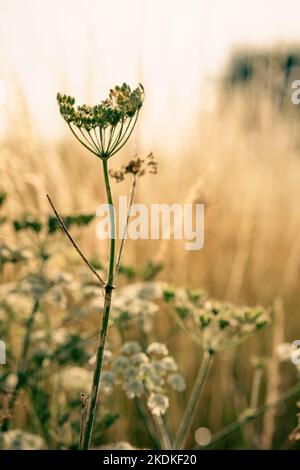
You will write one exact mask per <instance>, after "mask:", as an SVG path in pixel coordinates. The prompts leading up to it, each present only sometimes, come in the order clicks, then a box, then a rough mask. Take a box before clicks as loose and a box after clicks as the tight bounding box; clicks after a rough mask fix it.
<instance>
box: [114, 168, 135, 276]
mask: <svg viewBox="0 0 300 470" xmlns="http://www.w3.org/2000/svg"><path fill="white" fill-rule="evenodd" d="M135 188H136V175H133V179H132V185H131V191H130V198H129V204H128V208H127V215H126V221H125V225H124V230H123V234H122V240H121V243H120V248H119V252H118V255H117V261H116V270H115V276H116V275H117V274H118V272H119V269H120V263H121V257H122V252H123V248H124V243H125V240H126V232H127V227H128V221H129V217H130V211H131V206H132V203H133V198H134V193H135Z"/></svg>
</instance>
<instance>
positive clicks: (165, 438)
mask: <svg viewBox="0 0 300 470" xmlns="http://www.w3.org/2000/svg"><path fill="white" fill-rule="evenodd" d="M153 419H154V422H155V423H156V426H157V429H158V431H159V434H160V437H161V443H162V448H163V449H164V450H172V448H173V446H172V443H171V439H170V436H169V433H168V430H167V427H166V425H165V422H164V420H163V418H162V417H161V416H160V415H158V416H154V417H153Z"/></svg>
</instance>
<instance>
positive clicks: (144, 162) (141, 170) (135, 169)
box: [109, 152, 157, 183]
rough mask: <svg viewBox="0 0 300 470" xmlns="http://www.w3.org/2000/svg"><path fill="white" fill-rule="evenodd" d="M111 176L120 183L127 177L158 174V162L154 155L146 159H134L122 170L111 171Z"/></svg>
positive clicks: (150, 154)
mask: <svg viewBox="0 0 300 470" xmlns="http://www.w3.org/2000/svg"><path fill="white" fill-rule="evenodd" d="M109 173H110V176H111V177H112V178H114V179H115V180H116V182H117V183H120V182H121V181H123V180H124V178H125V175H129V174H131V175H133V176H135V177H137V176H139V177H140V176H143V175H145V174H152V175H156V174H157V161H156V159H155V157H154V155H153V153H152V152H151V153H149V155H147V157H145V158H139V157H136V158H133V159H132V160H130V161H129V162H128V163H127V164H126V165H123V166H122V167H121V169H120V170H110V172H109Z"/></svg>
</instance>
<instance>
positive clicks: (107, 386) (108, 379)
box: [100, 371, 116, 393]
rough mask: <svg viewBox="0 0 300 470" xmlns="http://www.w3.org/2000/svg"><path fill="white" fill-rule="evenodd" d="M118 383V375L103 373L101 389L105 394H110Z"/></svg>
mask: <svg viewBox="0 0 300 470" xmlns="http://www.w3.org/2000/svg"><path fill="white" fill-rule="evenodd" d="M115 383H116V375H115V374H114V373H113V372H109V371H103V372H102V374H101V383H100V389H101V390H102V391H104V392H105V393H110V392H111V391H112V389H113V386H114V385H115Z"/></svg>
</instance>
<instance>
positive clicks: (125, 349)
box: [121, 341, 142, 355]
mask: <svg viewBox="0 0 300 470" xmlns="http://www.w3.org/2000/svg"><path fill="white" fill-rule="evenodd" d="M141 350H142V348H141V346H140V345H139V343H137V342H136V341H128V342H127V343H124V344H123V346H122V347H121V352H122V353H123V354H128V355H130V354H137V353H139V352H141Z"/></svg>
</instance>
